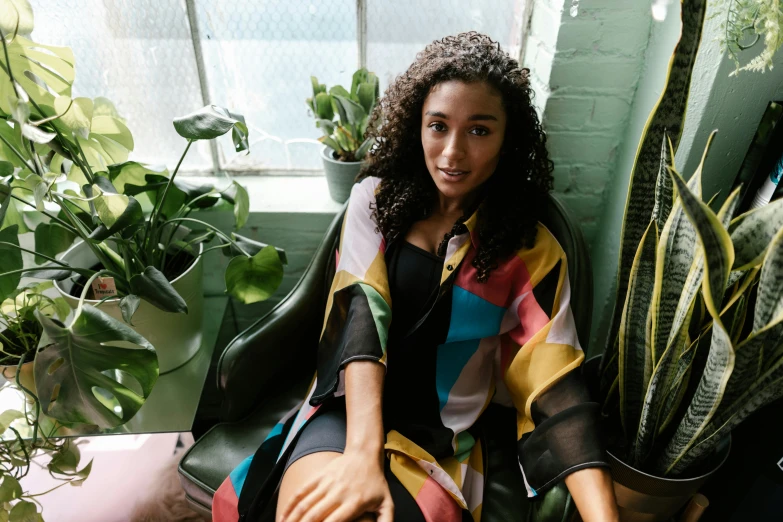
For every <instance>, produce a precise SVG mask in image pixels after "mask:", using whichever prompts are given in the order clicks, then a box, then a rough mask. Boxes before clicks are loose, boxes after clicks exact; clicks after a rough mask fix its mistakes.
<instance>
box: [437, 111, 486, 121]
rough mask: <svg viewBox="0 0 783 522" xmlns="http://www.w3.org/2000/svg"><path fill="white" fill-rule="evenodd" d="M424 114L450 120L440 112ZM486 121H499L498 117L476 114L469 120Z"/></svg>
mask: <svg viewBox="0 0 783 522" xmlns="http://www.w3.org/2000/svg"><path fill="white" fill-rule="evenodd" d="M424 114H426V115H427V116H435V117H436V118H443V119H444V120H448V119H449V117H448V116H446V115H445V114H444V113H442V112H440V111H427V112H425V113H424ZM484 120H493V121H498V119H497V117H495V116H493V115H491V114H474V115H473V116H471V117H469V118H468V121H484Z"/></svg>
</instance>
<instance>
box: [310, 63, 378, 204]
mask: <svg viewBox="0 0 783 522" xmlns="http://www.w3.org/2000/svg"><path fill="white" fill-rule="evenodd" d="M310 81H311V82H312V85H313V96H312V98H307V100H306V103H307V107H308V108H309V109H310V110H311V111H312V114H313V117H314V118H315V126H316V127H318V128H319V129H321V131H323V134H324V135H323V136H321V137H320V138H319V139H318V140H319V141H320V142H321V143H323V144H324V145H325V147H324V149H323V151H322V153H321V156H322V159H323V164H324V173H325V174H326V181H327V183H328V185H329V194H330V195H331V197H332V199H333V200H335V201H337V202H339V203H343V202H345V201H346V200H347V199H348V196H349V195H350V193H351V187H352V186H353V183H354V180H355V179H356V176H357V175H358V174H359V170H361V166H362V160H363V159H364V157H365V156H366V155H367V151H369V150H370V147H372V144H373V139H372V138H367V139H364V135H365V132H366V130H367V126H368V125H369V124H370V116H371V114H372V111H373V108H374V107H375V104H376V102H377V100H378V94H379V87H378V77H377V76H375V74H374V73H371V72H368V71H367V69H365V68H361V69H359V70H358V71H356V72H355V73H354V74H353V81H352V82H351V91H350V92H348V91H347V90H346V89H345V88H344V87H342V86H340V85H335V86H333V87H332V88H331V89H329V92H327V91H326V85H324V84H322V83H319V82H318V79H317V78H316V77H315V76H311V77H310Z"/></svg>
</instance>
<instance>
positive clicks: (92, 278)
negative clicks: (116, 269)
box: [71, 270, 111, 324]
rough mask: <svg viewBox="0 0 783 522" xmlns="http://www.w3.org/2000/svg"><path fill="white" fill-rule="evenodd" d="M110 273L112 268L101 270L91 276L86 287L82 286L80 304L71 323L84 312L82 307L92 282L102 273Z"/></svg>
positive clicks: (85, 284)
mask: <svg viewBox="0 0 783 522" xmlns="http://www.w3.org/2000/svg"><path fill="white" fill-rule="evenodd" d="M109 273H111V271H110V270H99V271H97V272H95V273H94V274H93V275H92V276H90V278H89V279H88V280H87V282H86V283H84V288H82V295H80V296H79V304H78V305H77V307H76V311H75V312H74V314H73V321H71V324H73V323H75V322H76V320H77V319H78V318H79V315H80V314H81V313H82V307H83V306H84V299H85V298H86V297H87V289H88V288H90V285H91V284H92V282H93V281H95V280H96V279H97V278H98V277H100V276H101V275H103V274H109Z"/></svg>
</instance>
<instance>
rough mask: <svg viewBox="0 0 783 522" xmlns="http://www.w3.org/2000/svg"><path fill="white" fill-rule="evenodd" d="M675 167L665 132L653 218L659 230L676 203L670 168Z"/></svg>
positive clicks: (669, 142)
mask: <svg viewBox="0 0 783 522" xmlns="http://www.w3.org/2000/svg"><path fill="white" fill-rule="evenodd" d="M670 167H671V168H674V154H673V151H672V143H671V140H670V139H669V136H667V135H666V133H665V132H664V136H663V140H661V163H660V166H659V167H658V179H657V180H656V182H655V205H654V206H653V210H652V219H653V221H655V222H656V225H657V226H658V230H662V229H663V227H664V225H665V224H666V220H667V219H668V218H669V213H670V212H671V211H672V206H673V205H674V185H673V184H672V180H671V178H670V177H669V171H668V168H670Z"/></svg>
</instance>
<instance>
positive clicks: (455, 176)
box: [438, 168, 470, 181]
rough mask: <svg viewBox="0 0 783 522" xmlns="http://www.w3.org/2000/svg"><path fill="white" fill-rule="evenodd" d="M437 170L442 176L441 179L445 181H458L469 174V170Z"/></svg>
mask: <svg viewBox="0 0 783 522" xmlns="http://www.w3.org/2000/svg"><path fill="white" fill-rule="evenodd" d="M438 170H439V171H440V172H441V174H443V179H445V180H446V181H459V180H461V179H462V178H463V177H464V176H465V175H466V174H470V171H469V170H457V169H442V168H438Z"/></svg>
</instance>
